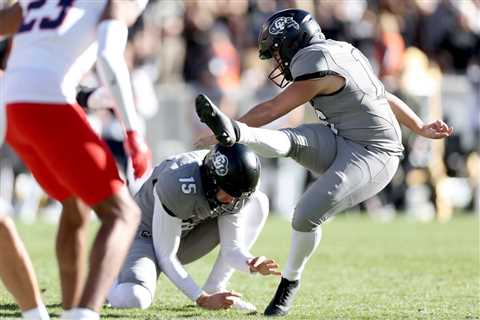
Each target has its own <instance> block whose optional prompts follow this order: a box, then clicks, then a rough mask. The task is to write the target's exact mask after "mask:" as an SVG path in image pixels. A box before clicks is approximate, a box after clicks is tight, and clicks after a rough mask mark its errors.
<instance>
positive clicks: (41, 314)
mask: <svg viewBox="0 0 480 320" xmlns="http://www.w3.org/2000/svg"><path fill="white" fill-rule="evenodd" d="M1 12H2V10H0V16H1V14H2V13H1ZM7 48H8V44H7V40H5V41H3V42H2V41H0V147H1V146H2V144H3V140H4V138H5V130H6V123H5V106H4V105H3V71H2V70H1V69H2V66H3V63H2V62H3V61H4V60H6V56H7ZM0 261H1V263H0V279H1V280H2V282H3V283H4V284H5V287H6V288H7V289H8V291H9V292H10V293H11V294H12V295H13V298H14V299H15V301H16V302H17V304H18V306H19V307H20V310H21V311H22V318H23V319H36V320H48V319H50V316H49V315H48V311H47V309H46V307H45V305H44V303H43V301H42V297H41V294H40V289H39V287H38V281H37V277H36V275H35V271H34V270H33V265H32V262H31V260H30V257H29V255H28V252H27V249H26V248H25V245H24V244H23V241H22V239H21V238H20V235H19V234H18V232H17V229H16V228H15V223H14V222H13V220H12V219H11V218H10V217H9V216H8V215H6V214H5V212H0Z"/></svg>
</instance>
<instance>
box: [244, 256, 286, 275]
mask: <svg viewBox="0 0 480 320" xmlns="http://www.w3.org/2000/svg"><path fill="white" fill-rule="evenodd" d="M248 266H249V267H250V271H251V272H258V273H260V274H261V275H264V276H268V275H275V276H281V275H282V273H281V272H280V271H277V268H278V263H277V262H276V261H275V260H273V259H268V258H266V257H264V256H260V257H255V258H253V259H252V260H250V261H249V262H248Z"/></svg>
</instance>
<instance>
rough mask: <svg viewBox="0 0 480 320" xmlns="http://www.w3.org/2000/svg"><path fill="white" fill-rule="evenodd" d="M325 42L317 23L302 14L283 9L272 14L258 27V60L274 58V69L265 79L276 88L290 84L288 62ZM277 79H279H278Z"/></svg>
mask: <svg viewBox="0 0 480 320" xmlns="http://www.w3.org/2000/svg"><path fill="white" fill-rule="evenodd" d="M322 39H325V36H324V35H323V33H322V30H321V29H320V26H319V25H318V23H317V21H315V19H314V18H313V17H312V16H311V15H310V13H308V12H307V11H305V10H300V9H286V10H282V11H278V12H276V13H275V14H273V15H272V16H271V17H270V18H268V19H267V21H265V22H264V24H263V25H262V29H261V31H260V35H259V37H258V50H259V56H260V59H262V60H265V59H271V58H275V60H276V62H277V66H276V67H275V68H274V69H273V70H272V72H270V74H269V75H268V78H269V79H270V80H272V81H273V83H275V84H276V85H277V86H279V87H280V88H284V87H286V86H287V85H288V83H289V82H290V81H293V79H292V74H291V72H290V62H291V61H292V58H293V56H294V55H295V54H296V53H297V52H298V51H299V50H300V49H302V48H305V47H307V46H308V45H310V44H311V43H313V42H314V41H319V40H322ZM280 77H281V78H280Z"/></svg>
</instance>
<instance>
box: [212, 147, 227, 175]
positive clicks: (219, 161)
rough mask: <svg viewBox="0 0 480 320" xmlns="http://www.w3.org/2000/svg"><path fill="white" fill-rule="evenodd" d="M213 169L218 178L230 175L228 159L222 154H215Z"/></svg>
mask: <svg viewBox="0 0 480 320" xmlns="http://www.w3.org/2000/svg"><path fill="white" fill-rule="evenodd" d="M212 162H213V167H214V169H215V173H216V174H217V175H218V176H221V177H223V176H226V175H227V173H228V158H227V157H226V156H225V155H224V154H221V153H220V152H218V151H217V152H215V153H214V154H213V161H212Z"/></svg>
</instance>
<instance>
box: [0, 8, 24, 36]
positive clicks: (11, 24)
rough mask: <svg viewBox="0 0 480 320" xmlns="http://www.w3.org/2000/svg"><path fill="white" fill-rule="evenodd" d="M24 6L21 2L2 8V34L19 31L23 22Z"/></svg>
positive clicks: (0, 27)
mask: <svg viewBox="0 0 480 320" xmlns="http://www.w3.org/2000/svg"><path fill="white" fill-rule="evenodd" d="M22 17H23V12H22V7H21V6H20V3H18V2H17V3H15V4H14V5H12V6H10V7H8V8H6V9H2V10H0V36H10V35H12V34H14V33H15V32H17V31H18V28H20V24H21V23H22Z"/></svg>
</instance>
